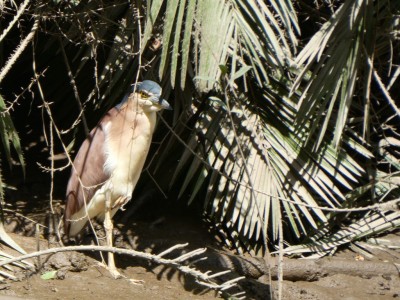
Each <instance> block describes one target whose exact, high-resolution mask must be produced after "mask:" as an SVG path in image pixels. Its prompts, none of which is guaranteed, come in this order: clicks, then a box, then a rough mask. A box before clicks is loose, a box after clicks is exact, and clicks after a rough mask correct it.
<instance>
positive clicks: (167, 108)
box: [158, 99, 172, 110]
mask: <svg viewBox="0 0 400 300" xmlns="http://www.w3.org/2000/svg"><path fill="white" fill-rule="evenodd" d="M158 104H160V105H161V107H162V108H163V109H166V110H172V106H171V105H170V104H169V103H168V102H167V101H166V100H164V99H160V100H159V102H158Z"/></svg>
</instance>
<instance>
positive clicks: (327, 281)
mask: <svg viewBox="0 0 400 300" xmlns="http://www.w3.org/2000/svg"><path fill="white" fill-rule="evenodd" d="M13 221H15V218H13ZM155 224H156V225H155ZM9 226H10V225H9ZM9 226H8V228H9ZM117 227H120V228H121V230H120V231H118V230H117V231H116V235H117V241H116V243H117V245H118V246H122V247H125V248H129V247H133V248H136V249H137V250H140V251H144V252H152V253H158V252H160V251H162V250H163V249H167V248H168V247H170V246H172V245H175V244H178V243H184V242H189V246H188V249H195V248H198V247H212V248H213V249H218V247H220V246H219V245H218V244H217V243H216V242H215V240H214V239H213V238H212V236H211V235H210V234H209V233H208V231H207V229H206V227H205V226H204V225H202V224H201V223H200V222H198V221H196V220H195V219H193V218H191V217H189V216H187V215H180V216H179V215H164V216H163V218H162V219H160V220H157V222H151V223H148V222H146V221H138V222H135V223H133V224H132V226H131V227H130V228H129V229H126V228H124V227H123V226H118V225H117ZM13 228H14V231H18V230H15V228H16V227H15V224H14V225H13ZM28 231H29V230H28ZM28 231H26V232H25V234H26V233H27V232H28ZM133 232H134V233H133ZM21 233H22V232H20V233H19V234H14V233H12V234H11V236H12V237H13V239H14V240H15V241H16V242H17V243H18V244H19V245H21V246H23V247H24V249H25V250H26V251H27V252H33V251H35V250H36V248H37V240H36V239H35V237H31V236H24V235H22V234H21ZM127 233H129V236H130V237H127ZM389 237H390V238H393V240H394V241H396V239H397V240H400V239H399V234H392V235H390V236H389ZM48 246H49V243H48V241H47V240H46V239H44V238H43V237H42V238H41V239H40V248H41V249H46V248H47V247H48ZM50 246H52V247H53V246H55V245H50ZM5 250H6V252H9V253H13V254H14V255H16V253H15V252H12V251H11V250H7V249H5ZM224 250H225V251H226V249H224ZM221 251H222V248H221ZM379 253H380V254H379ZM379 253H378V255H377V256H374V258H373V260H377V261H388V260H389V261H393V262H397V263H399V262H400V261H399V257H400V251H399V250H398V249H394V250H385V251H381V252H379ZM336 257H340V258H342V259H348V260H354V259H359V256H358V254H357V253H354V252H352V251H350V250H346V251H342V252H339V253H338V254H336ZM324 259H329V258H324ZM31 262H32V263H35V264H37V260H31ZM116 262H117V267H119V270H120V271H121V273H122V274H123V275H124V276H126V277H127V279H118V280H115V279H113V278H111V276H110V274H109V273H108V271H107V270H106V269H105V268H103V267H102V266H100V265H99V257H98V256H96V255H88V254H87V253H76V252H71V253H59V254H57V255H53V256H51V257H47V258H42V261H41V264H42V265H43V268H42V269H41V270H40V271H39V273H38V274H28V272H21V271H19V272H17V273H18V274H19V276H22V277H24V278H23V279H21V280H19V281H10V280H7V281H6V282H4V283H1V284H0V296H6V297H7V298H8V297H17V298H23V299H152V300H157V299H202V300H207V299H216V298H220V296H218V295H217V294H216V293H215V292H213V291H209V290H205V289H204V288H202V287H200V286H199V285H198V284H197V283H195V282H194V280H193V279H192V278H190V277H188V276H184V275H182V274H180V273H179V272H177V271H175V270H173V269H170V268H165V267H163V266H156V265H151V264H149V263H148V262H146V261H142V260H139V259H136V258H132V257H127V256H121V255H117V256H116ZM16 269H17V270H18V268H16ZM51 270H58V277H59V278H58V279H50V280H44V279H42V278H41V277H40V275H41V274H43V273H46V272H48V271H51ZM214 271H215V272H216V271H222V270H214ZM129 278H132V279H140V280H143V281H144V283H143V284H142V285H135V284H132V283H131V282H130V281H129V280H128V279H129ZM269 286H270V284H269V281H268V279H267V278H266V276H263V277H261V278H259V279H258V280H254V279H246V280H243V281H241V282H240V289H241V290H243V291H245V292H246V299H269V298H270V297H269ZM277 289H278V284H277V282H275V281H274V282H272V290H273V291H274V294H275V295H276V292H277ZM282 299H333V300H336V299H337V300H339V299H340V300H343V299H360V300H361V299H377V300H378V299H379V300H383V299H400V279H399V276H381V275H379V274H377V276H372V277H370V278H366V277H365V276H364V277H363V276H361V277H359V276H349V275H346V274H337V275H333V276H328V277H324V278H321V279H319V280H318V281H313V282H306V281H296V282H291V281H284V282H283V297H282Z"/></svg>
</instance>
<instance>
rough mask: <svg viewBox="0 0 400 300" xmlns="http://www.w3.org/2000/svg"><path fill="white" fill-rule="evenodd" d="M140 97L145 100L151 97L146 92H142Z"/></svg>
mask: <svg viewBox="0 0 400 300" xmlns="http://www.w3.org/2000/svg"><path fill="white" fill-rule="evenodd" d="M140 97H142V98H143V99H147V98H149V97H150V95H149V94H147V93H146V92H144V91H140Z"/></svg>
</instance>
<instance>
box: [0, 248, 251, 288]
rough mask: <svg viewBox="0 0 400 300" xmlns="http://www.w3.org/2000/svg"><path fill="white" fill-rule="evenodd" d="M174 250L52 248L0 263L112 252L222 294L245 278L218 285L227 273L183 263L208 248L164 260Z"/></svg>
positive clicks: (2, 264) (0, 263) (0, 264)
mask: <svg viewBox="0 0 400 300" xmlns="http://www.w3.org/2000/svg"><path fill="white" fill-rule="evenodd" d="M187 245H188V244H179V245H175V246H173V247H172V248H173V249H172V250H175V249H182V248H184V247H186V246H187ZM172 250H170V249H167V250H165V251H163V252H162V253H160V254H158V255H157V254H151V253H144V252H140V251H136V250H132V249H121V248H115V247H108V246H93V245H87V246H86V245H85V246H67V247H58V248H50V249H46V250H42V251H37V252H32V253H28V254H25V255H21V256H18V257H14V258H10V259H7V260H3V261H1V262H0V267H1V266H4V265H8V264H11V263H14V262H17V261H22V260H26V259H29V258H33V257H38V256H42V255H48V254H55V253H59V252H71V251H88V252H95V251H96V252H100V251H101V252H112V253H114V254H123V255H129V256H133V257H137V258H141V259H145V260H147V261H150V262H153V263H156V264H160V265H164V266H168V267H171V268H173V269H176V270H178V271H180V272H182V273H183V274H186V275H190V276H192V277H194V278H195V280H196V282H197V283H198V284H200V285H202V286H204V287H206V288H209V289H212V290H215V291H218V292H220V293H223V292H225V291H226V290H228V289H230V288H232V287H234V286H236V285H237V282H238V281H240V280H241V279H243V278H244V277H237V278H235V279H232V280H229V281H226V282H223V283H221V284H218V283H216V282H215V281H214V280H213V279H214V278H216V277H218V276H221V275H224V274H226V273H227V272H220V273H217V274H211V273H210V271H207V272H201V271H199V270H197V269H195V268H192V267H190V266H187V265H184V264H183V262H184V261H186V260H187V259H189V258H193V257H196V256H199V255H201V254H204V253H205V252H206V250H207V249H206V248H202V249H197V250H194V251H191V252H189V253H184V254H182V255H180V256H179V257H177V258H174V259H167V258H163V256H164V255H165V254H166V253H169V252H171V251H172ZM229 272H230V271H229Z"/></svg>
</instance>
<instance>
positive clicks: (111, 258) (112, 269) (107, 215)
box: [104, 192, 123, 279]
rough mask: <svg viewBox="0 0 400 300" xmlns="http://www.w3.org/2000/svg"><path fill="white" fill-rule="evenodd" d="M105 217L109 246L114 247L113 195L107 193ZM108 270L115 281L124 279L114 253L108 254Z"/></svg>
mask: <svg viewBox="0 0 400 300" xmlns="http://www.w3.org/2000/svg"><path fill="white" fill-rule="evenodd" d="M105 204H106V205H105V209H106V211H105V216H104V230H105V232H106V239H107V246H109V247H112V246H113V223H112V220H111V193H110V192H107V194H106V203H105ZM108 270H109V271H110V273H111V276H112V277H114V278H115V279H117V278H121V277H123V276H122V275H121V274H120V273H119V272H118V270H117V268H116V267H115V261H114V253H112V252H108Z"/></svg>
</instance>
